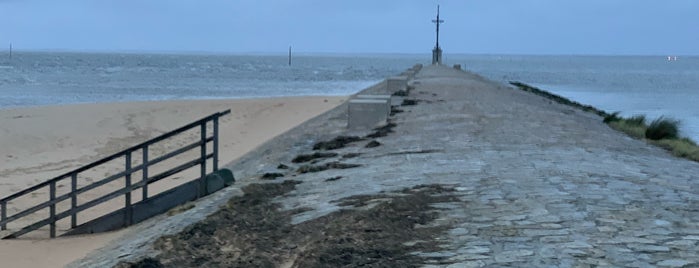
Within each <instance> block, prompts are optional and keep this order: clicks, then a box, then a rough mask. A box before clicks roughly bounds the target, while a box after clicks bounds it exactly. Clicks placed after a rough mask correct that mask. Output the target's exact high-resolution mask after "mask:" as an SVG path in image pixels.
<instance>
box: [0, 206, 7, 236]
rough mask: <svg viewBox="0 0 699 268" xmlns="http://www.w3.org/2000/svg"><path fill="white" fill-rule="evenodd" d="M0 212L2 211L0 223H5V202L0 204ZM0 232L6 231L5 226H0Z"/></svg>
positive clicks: (4, 224)
mask: <svg viewBox="0 0 699 268" xmlns="http://www.w3.org/2000/svg"><path fill="white" fill-rule="evenodd" d="M0 210H2V211H0V221H5V219H7V202H5V201H3V202H2V203H0ZM0 230H3V231H4V230H7V224H6V223H3V224H2V225H0Z"/></svg>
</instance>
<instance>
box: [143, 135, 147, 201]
mask: <svg viewBox="0 0 699 268" xmlns="http://www.w3.org/2000/svg"><path fill="white" fill-rule="evenodd" d="M142 173H143V179H142V180H143V189H141V190H142V191H141V192H142V193H143V198H142V200H146V199H148V182H147V181H148V145H146V146H144V147H143V172H142Z"/></svg>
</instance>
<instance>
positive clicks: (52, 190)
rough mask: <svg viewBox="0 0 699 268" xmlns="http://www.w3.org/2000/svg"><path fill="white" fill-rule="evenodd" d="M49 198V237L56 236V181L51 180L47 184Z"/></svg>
mask: <svg viewBox="0 0 699 268" xmlns="http://www.w3.org/2000/svg"><path fill="white" fill-rule="evenodd" d="M49 200H50V201H51V206H49V220H50V222H51V227H50V228H51V230H50V232H51V238H54V237H56V203H53V201H54V200H56V181H51V183H50V184H49Z"/></svg>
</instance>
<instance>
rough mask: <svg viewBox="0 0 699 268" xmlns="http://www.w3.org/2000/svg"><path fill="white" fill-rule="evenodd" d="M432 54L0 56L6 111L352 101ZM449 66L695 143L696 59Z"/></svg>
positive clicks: (470, 59) (539, 59)
mask: <svg viewBox="0 0 699 268" xmlns="http://www.w3.org/2000/svg"><path fill="white" fill-rule="evenodd" d="M430 59H431V58H430V55H429V54H350V55H343V54H298V55H297V54H295V55H294V56H293V58H292V62H291V65H289V59H288V57H287V55H263V54H245V55H232V54H206V53H199V54H191V55H185V54H167V53H160V54H145V53H76V52H27V51H20V52H17V51H15V52H13V53H12V57H11V58H10V57H9V54H8V53H0V109H11V108H17V107H28V106H44V105H63V104H76V103H102V102H122V101H157V100H181V99H225V98H265V97H279V96H308V95H349V94H353V93H356V92H357V91H359V90H362V89H364V88H366V87H368V86H370V85H372V84H375V83H377V82H379V81H381V80H382V79H384V78H385V77H388V76H392V75H396V74H398V73H400V72H402V71H404V70H405V69H407V68H409V67H411V66H413V65H414V64H416V63H423V64H428V63H429V60H430ZM444 61H445V64H449V65H451V64H461V65H462V68H463V69H466V70H469V71H473V72H476V73H479V74H481V75H483V76H485V77H487V78H490V79H492V80H496V81H500V82H503V83H507V82H509V81H519V82H523V83H526V84H530V85H533V86H536V87H539V88H541V89H543V90H547V91H550V92H552V93H555V94H559V95H562V96H564V97H567V98H569V99H572V100H575V101H578V102H580V103H583V104H589V105H592V106H595V107H597V108H600V109H603V110H605V111H608V112H615V111H618V112H620V113H621V115H623V116H632V115H645V116H646V117H647V118H648V119H650V120H652V119H655V118H658V117H660V116H664V117H669V118H672V119H676V120H679V121H680V122H681V125H680V128H681V133H682V135H683V136H687V137H689V138H691V139H693V140H695V141H699V57H698V56H677V57H675V56H671V57H668V56H531V55H524V56H523V55H459V54H457V55H451V54H445V56H444Z"/></svg>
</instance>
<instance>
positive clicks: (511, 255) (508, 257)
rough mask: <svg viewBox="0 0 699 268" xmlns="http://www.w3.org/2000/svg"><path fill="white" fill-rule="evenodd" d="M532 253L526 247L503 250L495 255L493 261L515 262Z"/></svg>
mask: <svg viewBox="0 0 699 268" xmlns="http://www.w3.org/2000/svg"><path fill="white" fill-rule="evenodd" d="M532 255H534V251H531V250H528V249H518V250H512V251H503V252H500V253H498V254H496V255H495V261H496V262H499V263H507V262H517V261H523V260H525V257H528V256H532Z"/></svg>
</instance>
